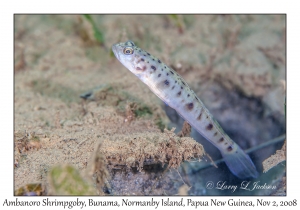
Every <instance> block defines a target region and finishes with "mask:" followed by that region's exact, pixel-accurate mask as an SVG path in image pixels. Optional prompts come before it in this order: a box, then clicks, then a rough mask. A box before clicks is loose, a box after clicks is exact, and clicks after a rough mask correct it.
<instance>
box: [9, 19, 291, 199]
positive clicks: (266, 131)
mask: <svg viewBox="0 0 300 210" xmlns="http://www.w3.org/2000/svg"><path fill="white" fill-rule="evenodd" d="M91 17H92V19H93V21H94V26H95V28H97V29H95V28H93V27H92V24H91V22H89V21H88V19H87V18H86V17H84V16H81V15H15V16H14V18H15V36H14V47H15V70H14V71H15V72H14V75H15V76H14V136H15V139H14V141H15V151H14V157H15V160H14V163H15V165H14V188H15V190H17V189H20V188H22V187H26V186H27V185H28V184H32V183H38V184H41V186H42V190H40V191H42V193H41V192H39V193H41V194H43V195H50V194H51V195H61V194H69V193H70V191H69V190H67V189H60V187H59V186H57V185H55V183H54V182H55V181H53V179H57V180H60V178H59V177H58V178H57V177H56V178H53V177H51V175H49V174H50V172H51V170H52V168H53V167H55V166H56V167H62V168H63V167H67V166H66V165H71V166H72V167H74V170H75V171H77V172H78V173H79V174H80V176H82V177H83V182H84V183H88V184H87V186H90V189H89V190H87V191H81V193H82V194H89V193H91V194H93V193H94V194H98V195H250V194H251V195H285V193H286V192H285V180H286V177H285V161H282V162H281V159H278V158H277V159H276V160H277V162H280V164H278V165H277V163H276V160H275V163H273V165H277V166H275V167H273V168H272V169H271V170H269V171H268V172H266V173H263V170H264V169H263V166H262V162H263V161H264V160H265V159H267V158H269V157H270V156H271V155H273V154H275V152H276V150H279V149H281V147H282V145H283V143H284V141H283V140H285V139H284V138H283V139H282V141H279V142H277V143H272V142H271V143H268V144H267V146H266V147H264V148H258V145H260V144H262V143H264V142H268V141H270V140H272V139H274V138H276V137H278V136H282V135H284V134H285V130H286V126H285V125H286V123H285V81H286V68H285V67H286V20H285V18H286V17H285V16H284V15H92V16H91ZM95 30H98V35H101V36H98V40H97V38H96V36H95ZM99 37H100V38H99ZM128 39H130V40H133V41H134V42H135V43H136V44H137V45H138V46H139V47H141V48H142V49H145V50H146V51H148V52H150V53H151V54H153V55H154V56H156V57H158V58H160V59H161V60H162V61H163V62H165V63H166V64H167V65H169V66H171V67H172V68H174V70H175V71H177V72H178V73H179V74H180V75H182V77H183V78H184V79H185V81H186V82H187V83H188V84H189V85H190V87H191V88H192V89H193V90H194V91H195V93H196V94H197V95H198V97H200V99H201V100H203V103H204V104H205V105H206V107H207V108H208V109H209V110H210V111H211V113H212V114H213V116H214V117H215V119H216V120H217V121H218V122H219V123H220V125H221V126H222V127H223V129H224V130H225V132H226V133H227V134H228V135H229V136H230V137H231V138H232V139H233V140H234V141H236V142H237V143H238V144H239V145H240V146H241V147H242V148H243V149H253V150H254V152H252V153H251V154H250V157H251V158H252V159H253V160H254V163H255V165H256V167H257V169H258V171H259V172H260V177H258V178H257V179H255V180H246V181H247V182H249V183H251V184H253V183H254V182H255V181H256V182H257V181H258V182H259V183H260V184H261V185H263V184H267V185H270V186H276V187H275V189H268V190H266V189H262V190H253V191H247V190H237V191H235V192H232V191H230V190H218V189H215V188H213V189H208V188H207V186H206V184H207V182H208V181H212V182H213V183H215V184H216V183H217V182H218V181H221V182H223V183H224V182H226V183H227V184H232V185H234V184H235V185H240V184H241V183H242V181H245V180H239V179H238V178H236V177H235V176H233V175H232V174H231V173H230V172H229V170H228V169H227V167H226V166H225V165H224V164H223V163H221V164H220V165H218V168H215V167H211V166H210V167H204V166H203V164H204V165H205V164H207V162H209V161H210V159H209V158H208V157H207V156H206V157H201V158H198V159H197V158H196V159H195V160H190V161H189V162H187V161H183V160H185V155H183V153H184V154H186V157H187V158H186V159H188V157H189V155H191V154H192V153H193V150H192V148H196V147H197V148H198V149H197V151H198V152H199V154H198V155H200V153H201V154H202V152H204V151H203V149H202V146H201V145H203V146H204V150H205V151H206V153H207V154H208V155H209V156H210V157H211V158H212V159H213V160H218V159H219V158H221V156H220V154H219V152H218V150H217V149H216V148H215V147H214V146H213V145H211V144H210V143H208V142H207V141H206V140H203V138H202V137H201V136H200V135H199V134H197V133H196V132H195V131H194V130H192V132H191V138H189V137H184V138H179V137H176V135H175V134H176V133H178V132H179V131H180V130H181V128H182V123H183V120H182V119H180V117H179V116H178V115H177V114H176V112H174V111H173V110H171V109H170V108H169V107H166V106H165V105H164V104H163V102H162V101H160V100H159V99H158V98H157V97H156V96H155V95H154V94H153V93H152V92H151V91H150V90H149V89H148V87H147V86H146V85H144V84H143V83H142V82H141V81H140V80H139V79H138V78H137V77H135V76H134V75H133V74H132V73H131V72H129V71H128V70H127V69H126V68H125V67H123V66H122V65H121V64H120V63H119V62H118V60H117V59H116V58H115V57H114V56H113V54H112V52H111V46H112V45H113V44H115V43H117V42H121V41H122V42H124V41H127V40H128ZM99 40H100V41H101V42H102V43H99ZM99 86H100V88H98V89H95V88H96V87H99ZM106 87H108V88H106ZM93 90H94V92H93V94H94V95H95V96H96V94H98V93H99V94H100V95H99V96H98V98H97V97H95V99H96V100H94V101H92V100H83V99H82V98H80V95H81V94H84V93H86V92H88V91H93ZM97 91H98V92H97ZM164 127H165V128H167V129H168V130H170V129H171V128H172V127H176V130H175V131H174V132H166V131H165V132H163V128H164ZM194 140H196V141H197V142H199V143H196V142H195V141H194ZM145 142H146V143H145ZM147 142H148V143H147ZM162 142H163V143H162ZM178 142H179V143H178ZM182 142H188V143H186V144H185V145H183V143H182ZM149 145H152V146H149ZM157 145H160V146H161V147H160V148H165V149H162V150H159V151H158V150H157V151H156V149H157ZM162 145H163V146H162ZM164 145H167V146H164ZM178 145H179V146H178ZM101 148H102V149H101ZM104 148H105V149H104ZM124 148H125V149H124ZM109 151H110V152H112V153H110V154H108V153H109ZM129 151H130V152H129ZM191 151H192V152H191ZM195 151H196V150H195ZM155 152H156V153H155ZM129 153H130V154H129ZM157 153H160V154H161V156H160V158H157V157H158V156H159V155H157ZM175 153H176V154H175ZM112 154H113V155H115V157H111V155H112ZM193 154H194V153H193ZM176 155H177V156H176ZM98 156H99V157H100V158H95V157H98ZM181 156H182V157H183V156H184V157H183V158H182V159H180V157H181ZM284 157H285V153H283V155H282V157H281V158H282V159H284ZM99 160H101V161H102V162H101V161H100V163H101V164H100V163H99ZM170 160H171V161H173V162H170ZM97 161H98V162H97ZM147 161H148V162H147ZM164 161H165V162H164ZM168 161H169V162H168ZM146 162H147V164H146ZM162 162H164V163H169V164H161V163H162ZM89 166H91V167H89ZM168 166H173V167H170V168H168ZM77 172H76V173H77ZM66 173H67V172H66ZM62 174H63V173H62ZM62 176H64V175H62ZM67 176H69V175H67ZM99 177H101V178H99ZM70 180H71V181H70V183H69V184H70V185H72V179H71V178H70ZM74 180H75V179H74ZM74 182H75V183H76V181H74ZM58 183H59V181H58ZM62 188H63V187H62ZM29 191H30V190H29ZM73 193H74V191H73ZM75 194H76V193H75Z"/></svg>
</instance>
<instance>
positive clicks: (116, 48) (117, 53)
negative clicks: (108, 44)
mask: <svg viewBox="0 0 300 210" xmlns="http://www.w3.org/2000/svg"><path fill="white" fill-rule="evenodd" d="M112 51H113V53H114V54H115V56H116V57H117V59H118V60H120V57H119V50H118V46H117V45H116V44H114V45H113V46H112Z"/></svg>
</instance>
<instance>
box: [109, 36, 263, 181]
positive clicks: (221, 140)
mask: <svg viewBox="0 0 300 210" xmlns="http://www.w3.org/2000/svg"><path fill="white" fill-rule="evenodd" d="M112 49H113V52H114V54H115V56H116V57H117V59H118V60H119V61H120V62H121V63H122V64H123V65H124V66H125V67H126V68H127V69H128V70H130V71H131V72H132V73H133V74H135V75H136V76H137V77H138V78H139V79H140V80H142V81H143V82H144V83H145V84H146V85H148V86H149V88H150V89H151V90H152V91H153V92H154V93H155V94H156V95H157V96H158V97H159V98H160V99H161V100H163V101H164V102H165V103H166V104H168V105H169V106H170V107H172V108H173V109H175V110H176V111H177V112H178V113H179V114H180V115H181V116H182V117H183V118H184V119H185V120H186V121H188V122H189V123H190V125H191V126H193V128H195V129H196V130H197V131H198V132H199V133H200V134H201V135H202V136H204V137H205V138H206V139H207V140H208V141H210V142H211V143H212V144H214V145H215V146H216V147H217V148H218V149H219V150H220V152H221V154H222V156H223V158H224V160H225V162H226V164H227V166H228V168H229V169H230V171H231V172H232V173H233V174H235V175H236V176H237V177H239V178H240V179H244V178H248V177H254V178H255V177H257V176H258V173H257V171H256V168H255V165H254V164H253V162H252V160H251V159H250V157H249V156H248V155H247V154H246V153H245V152H244V151H243V150H242V149H241V148H240V147H239V146H238V145H237V144H236V143H235V142H234V141H233V140H231V139H230V137H229V136H228V135H226V134H225V133H224V131H223V130H222V128H221V127H220V125H219V124H218V123H217V122H216V121H215V120H214V119H213V117H212V115H211V114H210V113H209V111H208V110H207V108H206V107H205V106H204V104H203V103H202V102H201V100H200V99H199V98H198V97H197V96H196V95H195V93H194V91H192V90H191V89H190V87H189V86H188V85H187V83H186V82H185V81H184V80H183V79H182V77H181V76H179V74H177V72H175V71H174V70H173V69H171V68H170V67H168V66H167V65H166V64H164V63H163V62H161V61H160V60H159V59H158V58H156V57H154V56H152V55H151V54H149V53H148V52H146V51H144V50H142V49H140V48H138V47H137V46H136V45H135V44H134V43H133V42H132V41H127V42H125V43H118V44H115V45H113V47H112Z"/></svg>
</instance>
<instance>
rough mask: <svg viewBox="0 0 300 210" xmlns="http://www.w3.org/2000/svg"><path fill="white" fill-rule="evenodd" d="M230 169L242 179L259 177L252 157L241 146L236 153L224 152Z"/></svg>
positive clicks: (223, 154)
mask: <svg viewBox="0 0 300 210" xmlns="http://www.w3.org/2000/svg"><path fill="white" fill-rule="evenodd" d="M222 156H223V158H224V161H225V163H226V165H227V166H228V168H229V169H230V171H231V172H232V173H233V174H234V175H236V176H237V177H238V178H240V179H245V178H250V177H253V178H257V177H258V172H257V170H256V167H255V165H254V164H253V162H252V160H251V159H250V157H249V156H248V155H247V154H246V153H245V152H244V151H243V150H242V149H241V148H240V147H239V146H237V150H236V151H235V152H234V153H222Z"/></svg>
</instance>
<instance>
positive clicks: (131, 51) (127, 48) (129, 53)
mask: <svg viewBox="0 0 300 210" xmlns="http://www.w3.org/2000/svg"><path fill="white" fill-rule="evenodd" d="M123 53H124V54H125V55H131V54H133V49H132V48H131V47H125V48H124V50H123Z"/></svg>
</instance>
